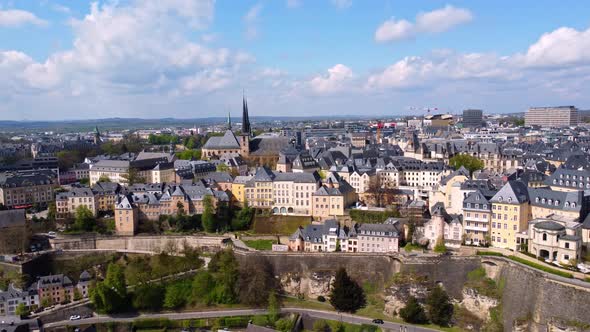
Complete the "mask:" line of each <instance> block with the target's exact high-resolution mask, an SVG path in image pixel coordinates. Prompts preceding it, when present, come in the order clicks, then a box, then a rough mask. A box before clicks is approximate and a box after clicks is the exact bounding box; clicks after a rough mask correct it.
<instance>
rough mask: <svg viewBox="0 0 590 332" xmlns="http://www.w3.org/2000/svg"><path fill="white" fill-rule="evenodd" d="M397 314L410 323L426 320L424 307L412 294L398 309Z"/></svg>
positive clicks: (420, 322)
mask: <svg viewBox="0 0 590 332" xmlns="http://www.w3.org/2000/svg"><path fill="white" fill-rule="evenodd" d="M399 315H400V317H401V318H402V319H403V320H404V322H408V323H412V324H424V323H426V322H427V321H428V319H427V318H426V313H425V312H424V308H423V307H422V305H421V304H420V303H419V302H418V300H417V299H416V298H415V297H413V296H410V297H409V298H408V302H406V305H405V306H404V307H403V308H401V309H400V310H399Z"/></svg>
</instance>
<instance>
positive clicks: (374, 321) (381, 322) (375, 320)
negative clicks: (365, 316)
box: [373, 318, 383, 324]
mask: <svg viewBox="0 0 590 332" xmlns="http://www.w3.org/2000/svg"><path fill="white" fill-rule="evenodd" d="M373 324H383V319H379V318H376V319H373Z"/></svg>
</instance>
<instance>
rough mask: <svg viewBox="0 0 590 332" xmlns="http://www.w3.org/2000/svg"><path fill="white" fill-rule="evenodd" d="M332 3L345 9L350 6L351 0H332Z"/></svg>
mask: <svg viewBox="0 0 590 332" xmlns="http://www.w3.org/2000/svg"><path fill="white" fill-rule="evenodd" d="M332 4H333V5H334V6H336V8H338V9H346V8H349V7H350V6H352V0H332Z"/></svg>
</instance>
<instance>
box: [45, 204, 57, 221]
mask: <svg viewBox="0 0 590 332" xmlns="http://www.w3.org/2000/svg"><path fill="white" fill-rule="evenodd" d="M56 217H57V208H56V206H55V201H52V202H49V204H48V205H47V220H55V218H56Z"/></svg>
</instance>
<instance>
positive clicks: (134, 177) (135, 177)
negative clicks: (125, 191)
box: [121, 167, 145, 185]
mask: <svg viewBox="0 0 590 332" xmlns="http://www.w3.org/2000/svg"><path fill="white" fill-rule="evenodd" d="M121 177H122V178H123V179H124V180H125V181H126V182H127V184H128V185H133V184H135V183H145V177H143V176H142V175H141V174H140V172H139V170H138V169H137V168H135V167H129V170H128V171H127V173H125V174H122V175H121Z"/></svg>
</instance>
